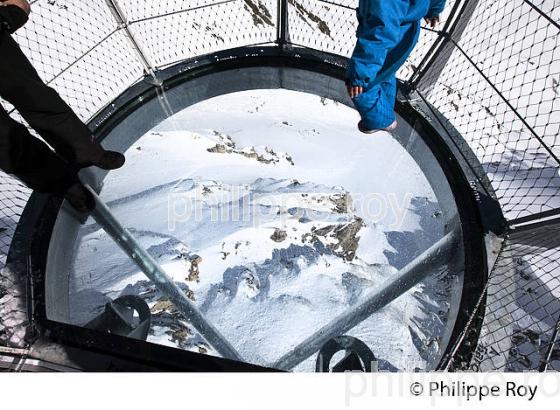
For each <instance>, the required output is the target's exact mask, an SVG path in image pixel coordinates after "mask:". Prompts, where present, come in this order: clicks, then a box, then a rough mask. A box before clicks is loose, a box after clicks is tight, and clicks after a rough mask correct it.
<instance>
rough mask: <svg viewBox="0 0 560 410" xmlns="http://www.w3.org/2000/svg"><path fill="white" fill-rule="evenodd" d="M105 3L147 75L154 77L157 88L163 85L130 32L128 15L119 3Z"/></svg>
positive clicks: (113, 0)
mask: <svg viewBox="0 0 560 410" xmlns="http://www.w3.org/2000/svg"><path fill="white" fill-rule="evenodd" d="M105 2H106V3H107V6H108V7H109V9H110V10H111V14H113V17H114V18H115V21H116V22H117V26H118V28H119V29H122V30H123V31H124V33H125V35H126V37H127V38H128V41H129V42H130V44H131V45H132V48H133V49H134V51H135V52H136V54H137V55H138V58H139V59H140V63H142V65H143V66H144V71H145V72H146V74H147V75H149V76H150V77H152V83H153V84H154V85H156V86H159V85H161V81H160V80H159V78H158V77H157V74H156V71H155V70H154V66H153V64H152V63H150V61H149V59H148V57H147V56H146V52H145V51H144V50H143V49H142V47H141V46H140V43H139V42H138V41H137V40H136V37H134V34H133V33H132V31H130V28H129V27H128V20H127V18H126V15H125V14H124V12H123V11H122V9H121V7H120V5H119V3H118V1H117V0H105Z"/></svg>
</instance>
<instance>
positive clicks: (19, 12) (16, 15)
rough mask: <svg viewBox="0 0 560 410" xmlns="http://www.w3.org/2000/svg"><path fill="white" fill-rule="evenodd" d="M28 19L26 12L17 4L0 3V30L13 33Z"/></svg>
mask: <svg viewBox="0 0 560 410" xmlns="http://www.w3.org/2000/svg"><path fill="white" fill-rule="evenodd" d="M28 19H29V16H28V13H27V12H26V11H25V10H24V9H22V8H21V7H19V6H16V5H13V4H8V5H5V4H4V3H3V2H2V3H0V32H6V33H9V34H13V33H14V32H15V31H16V30H18V29H19V28H20V27H22V26H23V25H24V24H25V23H27V20H28Z"/></svg>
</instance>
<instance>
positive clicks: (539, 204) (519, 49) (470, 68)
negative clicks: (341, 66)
mask: <svg viewBox="0 0 560 410" xmlns="http://www.w3.org/2000/svg"><path fill="white" fill-rule="evenodd" d="M556 3H558V2H556ZM558 4H560V3H558ZM558 31H559V28H558V27H557V26H556V25H555V24H554V23H553V21H551V20H549V19H548V18H547V17H546V16H544V15H543V14H541V13H540V12H538V11H537V10H536V9H535V8H533V7H531V6H529V5H528V2H524V1H513V2H496V1H481V2H479V4H478V6H477V8H476V10H475V13H474V14H473V16H472V18H471V21H470V23H469V26H468V27H467V29H466V30H465V32H464V34H463V36H462V37H461V39H460V40H459V41H457V42H456V44H453V46H454V47H455V50H454V51H453V54H452V56H451V59H450V60H449V62H448V63H447V65H446V66H445V68H444V69H443V72H442V74H441V76H439V77H438V78H437V79H435V78H434V79H429V78H427V79H426V78H424V82H425V83H431V82H432V81H434V82H435V83H434V84H430V85H432V87H433V88H432V89H431V90H429V91H430V92H429V97H428V99H429V100H430V101H431V102H432V103H433V104H434V105H435V106H436V107H437V108H438V109H439V110H440V111H441V112H442V113H443V114H444V115H445V116H446V117H447V118H448V119H449V120H450V121H451V122H452V123H453V125H454V126H455V127H456V128H457V129H458V130H459V131H460V133H461V134H462V136H463V137H464V138H465V140H466V141H467V142H468V143H469V145H470V146H471V148H472V149H473V151H474V152H475V154H476V155H477V157H478V158H479V160H480V162H481V163H482V164H483V166H484V168H485V170H486V172H487V173H488V176H489V178H490V180H491V181H492V184H493V186H494V188H495V190H496V193H497V196H498V198H499V200H500V202H501V204H502V206H503V209H504V213H505V214H506V217H507V218H508V219H516V218H519V217H524V216H527V215H532V214H538V213H540V212H543V211H549V210H551V209H556V208H558V207H559V206H560V199H559V196H558V194H559V187H560V184H559V183H560V178H559V175H558V169H559V168H558V167H559V163H558V155H559V154H560V148H559V144H560V141H559V140H558V134H559V130H560V128H559V127H560V111H559V108H558V98H559V94H560V93H559V91H558V82H559V81H560V64H559V61H560V48H558V43H559V41H560V40H559V38H560V37H559V36H558ZM433 72H434V73H437V74H438V75H439V70H433Z"/></svg>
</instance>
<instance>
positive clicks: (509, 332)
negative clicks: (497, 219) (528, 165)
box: [454, 225, 560, 371]
mask: <svg viewBox="0 0 560 410" xmlns="http://www.w3.org/2000/svg"><path fill="white" fill-rule="evenodd" d="M557 238H560V225H556V226H552V227H551V226H547V227H544V228H543V227H540V228H536V229H531V230H528V231H523V232H517V233H515V232H514V233H512V234H510V235H508V237H507V238H506V241H505V242H504V245H503V248H502V251H501V253H500V256H499V258H498V259H497V261H496V264H495V266H494V269H493V271H492V275H491V277H490V279H489V281H488V284H487V288H486V292H485V293H484V295H483V296H485V299H481V301H484V303H482V304H481V305H480V307H479V312H477V314H478V315H483V317H484V323H483V325H482V328H481V333H480V339H479V344H478V346H477V347H476V352H475V355H474V359H473V360H472V362H471V363H470V364H466V363H460V359H459V358H455V359H454V360H456V361H459V363H455V364H456V365H459V366H465V365H466V367H468V368H470V369H472V370H476V371H491V370H500V371H525V370H541V371H544V370H557V371H558V370H560V346H558V343H559V341H560V340H559V338H558V330H559V326H560V241H559V240H558V239H557ZM470 331H472V328H468V329H467V331H466V332H465V335H466V336H468V332H470Z"/></svg>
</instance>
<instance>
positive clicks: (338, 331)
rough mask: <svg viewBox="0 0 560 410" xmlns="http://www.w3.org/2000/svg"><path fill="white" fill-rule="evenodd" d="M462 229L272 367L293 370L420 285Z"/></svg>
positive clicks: (453, 248)
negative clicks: (338, 337) (335, 338)
mask: <svg viewBox="0 0 560 410" xmlns="http://www.w3.org/2000/svg"><path fill="white" fill-rule="evenodd" d="M459 238H460V233H459V230H458V229H456V230H453V231H452V232H450V233H448V234H447V235H445V236H444V237H443V238H442V239H440V240H439V241H438V242H436V243H435V244H434V245H433V246H431V247H430V248H428V249H427V250H426V251H425V252H424V253H422V254H421V255H420V256H418V257H417V258H416V259H415V260H413V261H412V262H410V263H409V264H408V265H406V266H405V267H404V268H403V269H402V270H401V271H400V272H399V273H398V274H397V275H396V276H395V278H393V279H390V280H388V281H387V282H386V283H385V284H384V285H382V286H381V287H380V288H379V289H376V290H375V291H374V292H373V293H372V294H371V295H370V296H369V297H367V298H366V299H365V300H363V301H362V302H360V303H359V304H358V305H356V306H353V307H352V308H350V309H349V310H348V311H346V312H345V313H343V314H341V315H339V316H338V317H336V318H335V319H333V320H332V321H331V322H330V323H329V324H327V325H325V326H323V327H322V328H321V329H319V330H318V331H317V332H315V333H314V334H313V335H311V336H310V337H308V338H307V339H306V340H304V341H303V342H301V343H300V344H299V345H297V346H296V347H294V348H293V349H292V350H291V351H290V352H288V353H286V354H285V355H284V356H282V357H281V358H280V359H278V360H277V361H276V362H274V364H272V365H271V367H274V368H278V369H283V370H290V369H293V368H294V367H295V366H297V365H298V364H300V363H301V362H303V361H304V360H305V359H307V358H308V357H310V356H311V355H312V354H313V353H315V352H317V351H319V350H320V349H321V347H322V346H323V345H324V344H325V343H326V342H328V341H329V340H330V339H332V338H334V337H337V336H340V335H343V334H344V333H346V332H347V331H348V330H350V329H352V328H354V327H355V326H356V325H358V324H359V323H361V322H363V321H364V320H366V319H367V318H368V317H370V316H371V315H372V314H373V313H374V312H376V311H378V310H380V309H382V308H383V307H385V306H387V305H388V304H389V303H391V302H392V301H393V300H395V299H397V298H398V297H399V296H401V295H402V294H404V293H405V292H407V291H408V290H409V289H410V288H412V287H413V286H415V285H417V284H418V283H419V282H420V281H421V280H422V279H424V278H426V277H427V276H428V275H429V274H430V273H432V272H433V271H434V270H435V269H436V268H438V267H439V266H441V265H443V264H445V263H446V262H448V261H449V260H450V259H451V258H452V256H453V254H454V252H455V251H456V250H457V246H458V244H459Z"/></svg>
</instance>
